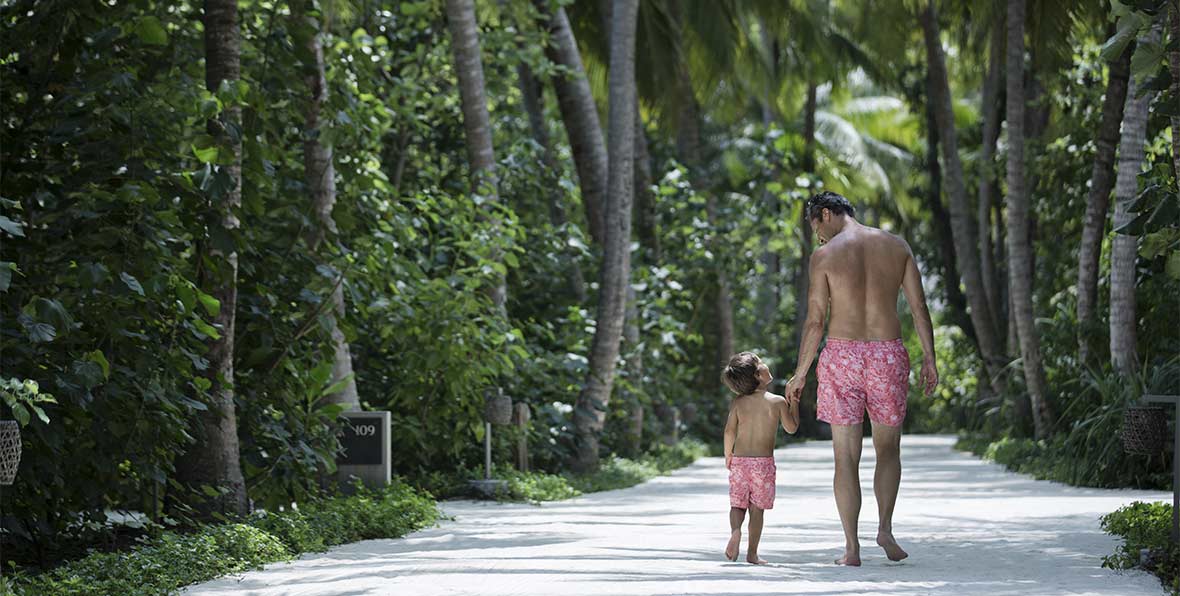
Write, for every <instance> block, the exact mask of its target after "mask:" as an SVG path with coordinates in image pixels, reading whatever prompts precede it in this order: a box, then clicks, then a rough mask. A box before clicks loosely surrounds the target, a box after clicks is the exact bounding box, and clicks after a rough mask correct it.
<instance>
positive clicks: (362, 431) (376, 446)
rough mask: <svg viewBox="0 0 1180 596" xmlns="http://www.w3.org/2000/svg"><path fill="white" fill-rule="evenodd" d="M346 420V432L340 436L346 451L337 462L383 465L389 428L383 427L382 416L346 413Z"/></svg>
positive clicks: (354, 464)
mask: <svg viewBox="0 0 1180 596" xmlns="http://www.w3.org/2000/svg"><path fill="white" fill-rule="evenodd" d="M344 420H345V424H344V433H343V434H342V435H341V436H340V445H341V446H342V447H344V452H343V453H341V454H340V456H339V457H338V458H337V460H336V463H337V464H339V465H342V466H379V465H381V463H382V459H381V456H382V451H383V450H382V449H381V446H382V444H383V442H384V433H386V432H389V429H387V428H382V426H383V425H382V424H381V421H382V417H381V416H365V415H363V414H344Z"/></svg>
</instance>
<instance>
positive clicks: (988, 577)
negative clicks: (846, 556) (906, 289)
mask: <svg viewBox="0 0 1180 596" xmlns="http://www.w3.org/2000/svg"><path fill="white" fill-rule="evenodd" d="M953 443H954V440H953V438H951V437H937V436H906V437H904V438H903V439H902V463H903V466H904V471H903V474H902V484H901V495H900V497H899V500H898V506H897V512H896V514H895V516H894V527H895V529H896V533H897V537H898V540H899V541H900V542H901V544H902V546H903V547H904V548H906V549H907V550H908V551H909V553H910V558H909V559H908V560H906V561H902V562H900V563H891V562H889V561H888V560H887V559H886V558H885V556H884V554H883V553H882V552H881V550H880V549H879V548H877V547H876V545H875V543H874V542H873V540H874V537H875V536H876V524H877V512H876V502H875V501H874V500H873V497H872V466H873V463H874V458H873V453H872V444H871V442H866V444H865V451H864V459H863V461H862V464H861V484H862V487H863V490H864V495H865V499H864V506H863V511H862V513H861V525H860V536H861V545H862V547H861V548H862V555H863V558H864V563H865V564H864V566H863V567H861V568H859V569H852V568H843V567H837V566H835V565H833V564H832V560H833V559H835V558H836V557H837V556H839V554H840V553H841V548H842V546H843V542H844V540H843V536H842V534H841V531H840V522H839V518H838V517H837V515H836V507H835V504H834V501H833V500H832V494H831V478H832V454H831V444H830V443H828V442H808V443H803V444H797V445H792V446H790V447H788V448H786V449H780V450H778V451H777V452H776V454H775V456H776V459H777V461H778V488H777V491H778V497H777V501H776V503H775V508H774V509H773V510H772V511H768V512H767V514H766V526H767V527H766V530H765V532H764V535H763V540H762V546H761V548H760V549H759V550H760V554H761V555H762V556H763V558H765V559H767V560H769V561H770V563H771V565H769V566H765V567H755V566H752V565H748V564H745V563H730V562H728V561H726V560H724V559H723V555H722V551H723V549H724V547H725V541H726V539H727V538H728V536H729V529H728V521H727V514H728V510H729V504H728V493H727V489H726V483H727V476H726V471H725V468H724V465H723V462H722V460H721V459H720V458H706V459H702V460H700V461H698V462H696V463H695V464H693V465H692V466H689V467H687V468H684V469H681V470H679V471H677V472H675V473H673V474H672V475H670V476H665V477H661V478H657V479H654V480H652V481H650V482H646V483H644V484H642V485H639V486H636V487H633V488H630V489H625V490H617V491H610V492H604V493H596V494H591V495H587V496H584V497H580V498H577V499H572V500H569V501H561V502H556V503H547V504H544V505H542V506H535V505H527V504H497V503H486V502H469V501H454V502H446V503H443V505H442V507H443V510H444V511H445V512H446V514H447V515H449V516H453V518H454V519H453V520H448V521H444V522H442V523H441V524H440V525H439V526H438V527H435V528H431V529H427V530H424V531H421V532H417V533H414V534H411V535H410V536H407V537H406V538H403V539H398V540H368V541H364V542H358V543H354V544H348V545H344V546H340V547H337V548H333V549H332V550H331V551H329V552H326V553H319V554H309V555H306V556H304V557H302V558H301V559H299V560H297V561H294V562H292V563H278V564H274V565H269V566H267V568H266V569H264V570H261V571H254V572H249V573H246V574H244V575H241V576H235V577H228V578H223V579H220V580H217V581H212V582H208V583H205V584H201V585H198V586H194V587H192V588H190V589H189V590H187V592H186V593H187V594H191V595H201V596H212V595H229V594H233V595H241V596H263V595H265V596H277V595H323V596H359V595H363V594H391V595H395V594H396V595H403V596H430V595H435V594H479V595H489V596H491V595H508V594H512V595H525V594H536V595H545V596H575V595H587V596H599V595H607V594H636V595H638V594H645V595H646V594H659V595H664V594H719V595H720V594H724V595H733V596H736V595H741V594H808V595H819V594H874V593H888V594H898V595H909V594H947V595H956V596H972V595H979V596H984V595H986V596H999V595H1004V594H1022V595H1023V594H1037V595H1041V594H1126V595H1132V594H1133V595H1143V594H1163V593H1164V591H1163V589H1162V588H1161V587H1160V583H1159V581H1158V580H1157V579H1156V578H1155V577H1153V576H1151V575H1149V574H1147V573H1144V572H1141V571H1130V572H1114V571H1111V570H1108V569H1102V568H1101V566H1100V565H1101V560H1102V557H1103V555H1106V554H1109V553H1111V552H1113V549H1114V548H1115V546H1116V540H1115V539H1114V538H1113V537H1110V536H1107V535H1105V534H1103V533H1102V531H1101V530H1100V529H1099V525H1098V518H1099V516H1100V515H1102V514H1104V513H1107V512H1109V511H1113V510H1114V509H1116V508H1118V507H1120V506H1122V505H1124V504H1127V503H1130V502H1131V501H1135V500H1169V499H1170V498H1171V495H1170V494H1169V493H1162V492H1148V491H1129V490H1097V489H1080V488H1072V487H1068V486H1064V485H1061V484H1057V483H1051V482H1045V481H1037V480H1032V479H1031V478H1029V477H1027V476H1021V475H1018V474H1013V473H1010V472H1007V471H1005V470H1004V469H1003V468H1002V467H1000V466H998V465H995V464H990V463H986V462H983V461H980V460H979V459H977V458H975V457H972V456H970V455H966V454H963V453H958V452H955V451H953V450H952V449H951V445H952V444H953ZM744 557H745V536H743V544H742V560H744Z"/></svg>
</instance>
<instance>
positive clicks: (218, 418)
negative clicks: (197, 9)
mask: <svg viewBox="0 0 1180 596" xmlns="http://www.w3.org/2000/svg"><path fill="white" fill-rule="evenodd" d="M204 25H205V88H206V89H208V90H209V91H212V92H216V91H217V89H218V88H219V87H220V86H221V83H222V81H229V82H230V83H235V82H237V81H238V80H239V79H240V78H241V46H240V44H241V40H240V37H239V32H238V8H237V2H236V1H235V0H206V2H205V19H204ZM241 118H242V111H241V108H240V107H238V106H237V105H231V106H229V107H227V108H226V109H225V110H224V111H222V113H221V116H220V118H218V119H216V120H210V121H209V122H208V124H207V128H208V131H209V134H210V135H211V136H213V137H214V138H216V139H217V140H218V142H219V144H220V146H221V147H222V148H223V149H228V150H229V151H230V152H232V154H233V158H232V160H231V161H230V163H229V164H228V165H225V166H221V167H223V168H225V173H226V174H228V175H229V177H230V179H231V180H232V181H233V182H232V184H231V186H230V188H229V190H228V191H227V193H226V195H225V196H224V197H220V199H221V201H222V202H221V204H218V205H215V206H214V208H215V211H216V212H217V213H218V214H219V215H218V219H217V220H216V221H214V222H210V227H214V226H220V227H221V228H222V230H224V231H225V232H227V235H233V234H234V233H235V230H237V229H238V227H239V225H240V222H239V221H238V217H237V214H236V211H237V210H238V208H239V207H240V206H241V204H242V184H241V179H242V144H241V141H240V140H235V139H234V135H230V134H228V129H229V128H230V127H231V126H233V127H238V126H240V123H241ZM215 200H216V198H215ZM209 257H210V258H209V261H210V262H211V263H212V264H213V268H212V270H208V269H202V276H201V277H202V278H203V279H202V280H201V285H202V286H205V287H211V288H212V289H211V290H210V292H209V293H210V294H211V295H212V296H213V297H214V298H216V299H217V300H218V302H220V303H221V306H220V309H219V311H218V313H217V315H216V316H215V317H214V318H213V323H214V325H215V326H216V327H217V329H218V332H219V333H220V334H221V335H220V337H218V338H216V339H211V340H210V341H209V351H208V353H207V356H208V359H209V368H208V370H207V371H206V378H208V379H209V381H211V382H212V386H211V388H210V390H209V406H210V407H209V409H208V410H207V411H204V412H201V413H200V415H199V416H198V419H199V425H198V428H196V429H195V432H194V433H193V435H194V437H195V439H196V442H195V443H194V444H193V445H191V446H189V448H188V450H187V451H186V452H185V453H184V454H183V455H181V456H180V457H179V458H177V461H176V475H177V478H178V480H179V481H180V483H181V484H183V485H185V486H187V487H188V488H189V489H191V490H193V491H196V494H198V495H199V494H200V491H201V489H202V487H204V486H210V487H216V488H221V489H224V491H225V492H224V493H223V494H221V495H220V496H217V497H212V498H209V499H203V500H202V501H201V502H199V503H195V504H194V508H195V509H196V511H197V514H198V516H200V517H205V518H208V517H210V516H211V515H212V514H213V513H215V512H218V513H224V514H230V515H242V514H245V513H247V511H248V509H249V504H248V500H247V495H246V483H245V480H244V479H243V477H242V465H241V461H240V460H239V449H238V427H237V416H236V413H235V410H234V385H233V383H234V320H235V313H236V311H237V302H238V285H237V283H238V253H237V251H236V250H231V251H230V252H229V253H228V254H227V253H225V252H223V251H222V250H220V249H218V248H213V249H210V251H209Z"/></svg>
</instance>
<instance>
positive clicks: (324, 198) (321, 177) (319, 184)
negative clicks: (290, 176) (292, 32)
mask: <svg viewBox="0 0 1180 596" xmlns="http://www.w3.org/2000/svg"><path fill="white" fill-rule="evenodd" d="M308 19H309V21H311V23H312V26H313V27H314V30H315V33H314V34H313V35H311V36H310V37H309V38H308V40H307V50H308V54H309V56H310V57H311V59H312V62H311V63H310V64H307V65H305V66H306V69H307V86H308V89H309V90H310V92H311V97H310V101H309V102H308V105H307V114H306V116H305V119H304V130H305V131H307V133H308V134H307V135H306V136H305V140H304V141H303V169H304V172H305V175H306V177H307V188H308V190H310V192H311V204H312V210H313V211H314V212H315V217H316V224H317V225H315V226H312V228H311V232H310V234H309V235H308V245H309V246H310V248H311V251H312V252H313V253H315V252H317V251H318V250H319V248H320V246H321V245H322V244H323V243H324V241H325V240H327V239H328V238H330V237H332V236H335V235H336V220H334V219H332V209H333V207H334V206H335V205H336V168H335V166H334V165H333V164H332V148H331V147H328V146H326V145H324V144H323V143H321V142H320V136H321V133H322V131H321V126H322V125H323V123H322V122H321V121H320V112H321V111H322V110H323V106H324V101H325V100H326V99H327V96H328V82H327V79H326V77H325V73H324V48H323V44H322V43H321V38H320V35H319V23H318V21H317V20H316V18H315V17H308ZM343 286H344V284H343V283H337V284H334V285H333V290H332V296H331V298H330V299H331V301H332V308H331V309H329V310H328V311H326V312H325V313H324V321H325V324H326V326H327V327H328V333H329V335H330V337H331V338H332V347H333V352H334V355H333V359H332V384H333V385H335V384H337V383H339V382H341V381H344V380H345V379H347V382H346V383H345V385H344V387H343V388H342V389H341V390H340V391H338V392H336V393H333V394H331V395H328V396H326V397H325V401H327V402H329V403H335V404H340V405H342V406H344V407H345V408H346V409H348V410H360V409H361V403H360V397H359V396H358V395H357V390H356V380H355V378H354V376H353V371H352V351H351V350H350V349H349V346H348V339H346V338H345V337H344V332H343V331H341V330H340V324H339V322H338V319H339V318H343V317H344V287H343Z"/></svg>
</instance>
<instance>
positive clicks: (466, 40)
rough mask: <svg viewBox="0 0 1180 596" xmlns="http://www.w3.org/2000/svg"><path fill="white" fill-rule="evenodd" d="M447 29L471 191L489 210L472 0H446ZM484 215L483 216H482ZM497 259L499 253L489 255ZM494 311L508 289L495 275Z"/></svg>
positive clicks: (490, 160)
mask: <svg viewBox="0 0 1180 596" xmlns="http://www.w3.org/2000/svg"><path fill="white" fill-rule="evenodd" d="M447 28H448V29H449V30H450V32H451V50H452V52H453V53H454V58H455V75H456V77H457V78H458V79H459V97H460V99H461V102H462V111H463V132H464V134H465V136H466V139H467V160H468V162H469V165H470V167H471V190H472V192H473V193H476V194H479V195H482V196H483V197H485V198H486V199H488V200H487V201H486V202H485V205H488V207H489V209H488V210H485V213H486V212H487V211H490V210H491V207H492V205H494V204H495V203H496V202H498V201H499V196H498V190H497V180H496V155H495V153H494V152H493V150H492V127H491V125H490V124H489V123H488V102H487V98H486V96H485V95H484V78H483V63H482V62H481V61H480V56H479V28H478V26H477V25H476V22H475V6H474V5H473V4H472V0H447ZM485 217H486V216H485ZM491 224H492V226H491V227H492V230H491V232H490V235H491V236H492V237H495V236H496V235H497V232H496V228H497V227H498V226H499V216H495V215H493V216H491ZM491 258H492V259H497V260H498V259H499V258H500V255H499V254H492V255H491ZM488 293H489V294H490V296H491V298H492V303H493V304H494V305H495V307H496V310H497V311H498V312H499V313H501V314H504V312H505V309H506V306H505V303H506V302H507V299H508V288H507V285H506V284H505V280H504V276H503V275H496V277H495V279H494V280H493V281H492V284H491V286H490V287H489V288H488Z"/></svg>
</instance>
